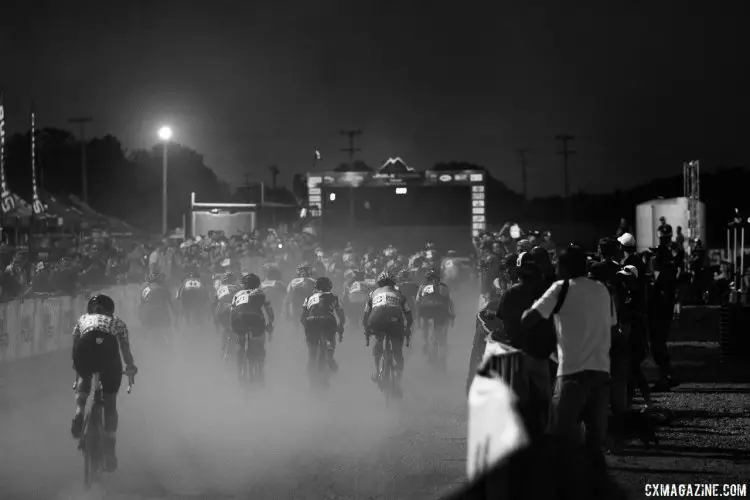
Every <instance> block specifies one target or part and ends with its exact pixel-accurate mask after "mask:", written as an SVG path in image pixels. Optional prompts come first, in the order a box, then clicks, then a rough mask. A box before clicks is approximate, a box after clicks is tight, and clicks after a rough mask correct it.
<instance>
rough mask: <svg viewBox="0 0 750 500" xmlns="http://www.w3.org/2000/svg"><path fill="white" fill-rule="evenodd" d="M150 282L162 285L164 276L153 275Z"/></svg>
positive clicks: (149, 279)
mask: <svg viewBox="0 0 750 500" xmlns="http://www.w3.org/2000/svg"><path fill="white" fill-rule="evenodd" d="M148 282H149V283H156V284H161V283H162V282H164V275H163V274H162V273H151V275H150V276H149V277H148Z"/></svg>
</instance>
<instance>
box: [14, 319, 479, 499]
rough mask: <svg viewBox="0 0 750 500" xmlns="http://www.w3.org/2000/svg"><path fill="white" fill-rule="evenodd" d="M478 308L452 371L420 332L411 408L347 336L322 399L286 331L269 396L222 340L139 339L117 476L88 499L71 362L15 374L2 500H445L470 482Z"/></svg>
mask: <svg viewBox="0 0 750 500" xmlns="http://www.w3.org/2000/svg"><path fill="white" fill-rule="evenodd" d="M472 305H473V304H469V305H468V306H469V307H468V308H467V309H466V312H465V314H462V317H461V318H460V321H457V323H456V324H457V328H456V330H455V331H454V334H453V335H452V338H451V339H450V349H451V350H450V356H449V368H448V372H447V373H446V374H444V375H442V376H438V375H437V374H436V373H434V372H433V371H432V370H431V368H430V367H429V366H428V365H427V364H426V360H425V357H424V355H423V354H422V349H421V348H422V339H421V338H420V337H421V336H420V335H418V334H417V335H415V338H414V340H415V342H414V343H413V345H412V347H411V348H410V349H405V351H406V353H407V354H406V356H407V360H406V365H407V368H406V371H405V374H404V381H403V387H404V393H405V398H404V400H403V401H401V402H400V403H399V404H398V405H396V406H394V407H391V408H386V407H385V403H384V398H383V397H382V395H381V394H380V392H379V391H378V389H377V387H376V386H375V385H374V384H373V383H372V382H371V381H370V374H371V371H372V358H371V356H370V351H369V349H368V348H366V347H365V344H364V337H363V336H361V335H359V334H357V335H355V334H352V333H347V334H345V338H344V342H343V344H342V345H340V346H339V348H338V350H337V359H338V362H339V365H340V367H339V371H338V373H337V374H336V376H335V378H334V380H333V382H332V386H331V388H330V390H329V391H328V392H327V393H325V394H322V395H315V394H313V393H312V392H311V391H310V389H309V386H308V383H307V379H306V374H305V364H306V356H307V353H306V348H305V346H304V342H303V340H302V338H299V337H296V336H294V335H292V334H291V333H290V332H289V331H284V330H285V329H282V328H279V331H278V333H277V335H276V336H275V337H274V339H273V342H272V343H271V344H270V345H269V346H268V359H267V387H266V388H265V389H262V390H259V391H256V392H247V391H245V390H242V389H241V388H239V387H238V384H237V383H236V381H235V377H234V372H233V371H230V370H228V369H227V368H226V367H224V366H222V365H221V364H220V363H219V362H218V359H217V358H218V355H217V345H216V338H215V337H214V336H210V340H211V342H208V341H199V340H195V339H193V340H189V341H188V340H184V341H183V342H182V343H181V345H180V348H179V349H177V350H176V351H175V354H174V356H171V357H168V358H166V357H163V356H161V357H157V356H155V355H153V353H149V352H148V350H147V349H146V348H145V346H146V344H145V343H143V342H138V341H134V354H135V356H136V363H137V364H138V365H139V369H140V373H139V375H138V377H137V380H136V385H135V386H134V387H133V391H132V393H131V394H129V395H128V394H126V393H125V391H124V388H123V390H122V391H121V394H120V397H119V404H118V406H119V410H120V431H119V432H118V446H117V448H118V457H119V462H120V468H119V469H118V471H117V472H116V473H115V474H113V475H110V476H105V478H104V480H103V482H102V484H101V486H100V487H99V488H95V489H94V490H92V491H91V492H89V493H88V494H84V491H83V488H82V478H83V461H82V458H81V455H80V453H79V452H77V451H76V443H75V442H74V441H73V439H72V438H71V437H70V430H69V429H70V420H71V418H72V412H73V409H74V399H73V393H72V390H71V383H72V377H73V372H72V369H71V361H70V357H69V356H70V355H69V353H68V352H65V353H57V354H54V355H47V356H43V357H39V358H36V359H34V360H30V361H24V362H17V363H14V364H11V365H6V366H5V367H4V375H3V388H2V398H0V400H1V401H2V402H3V403H2V407H1V408H0V412H1V413H0V429H2V434H1V436H0V449H2V450H3V453H2V454H3V460H2V461H0V497H1V498H4V499H23V498H41V499H46V498H50V499H53V498H60V499H68V498H76V499H77V498H106V499H118V498H123V499H124V498H216V499H226V498H254V499H265V498H269V499H271V498H295V499H308V498H309V499H335V498H342V499H343V498H346V499H355V498H367V499H370V498H389V499H401V498H403V499H410V500H418V499H421V498H424V499H428V498H429V499H434V498H439V497H440V496H441V495H442V494H444V493H447V492H448V491H450V490H451V489H453V488H455V487H456V486H458V485H459V484H461V483H462V481H463V478H464V476H465V454H466V453H465V436H466V417H465V413H466V408H465V406H466V401H465V387H464V383H465V377H466V369H467V368H466V361H467V358H468V349H469V348H470V343H471V338H472V335H473V316H472V315H471V306H472ZM458 325H466V332H467V333H466V334H465V335H463V336H461V330H459V329H458Z"/></svg>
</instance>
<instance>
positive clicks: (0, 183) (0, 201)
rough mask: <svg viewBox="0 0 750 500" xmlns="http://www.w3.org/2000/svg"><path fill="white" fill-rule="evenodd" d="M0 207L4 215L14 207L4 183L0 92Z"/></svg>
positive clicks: (0, 95) (3, 115)
mask: <svg viewBox="0 0 750 500" xmlns="http://www.w3.org/2000/svg"><path fill="white" fill-rule="evenodd" d="M0 205H2V210H3V213H4V214H6V213H8V212H11V211H12V210H13V209H14V208H15V207H16V203H15V200H14V199H13V195H12V194H11V192H10V190H9V189H8V184H7V183H6V181H5V105H4V104H3V92H2V91H0Z"/></svg>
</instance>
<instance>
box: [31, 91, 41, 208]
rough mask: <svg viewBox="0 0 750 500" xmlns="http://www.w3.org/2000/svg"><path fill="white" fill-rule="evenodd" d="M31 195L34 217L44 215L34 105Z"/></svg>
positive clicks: (32, 118) (32, 107)
mask: <svg viewBox="0 0 750 500" xmlns="http://www.w3.org/2000/svg"><path fill="white" fill-rule="evenodd" d="M31 193H32V207H33V209H34V215H43V214H44V205H42V202H41V201H40V200H39V190H38V189H37V184H36V115H35V113H34V105H33V103H32V105H31Z"/></svg>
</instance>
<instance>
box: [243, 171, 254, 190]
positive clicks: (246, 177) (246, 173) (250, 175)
mask: <svg viewBox="0 0 750 500" xmlns="http://www.w3.org/2000/svg"><path fill="white" fill-rule="evenodd" d="M242 177H244V178H245V187H250V177H252V174H250V173H249V172H245V173H244V174H242Z"/></svg>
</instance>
